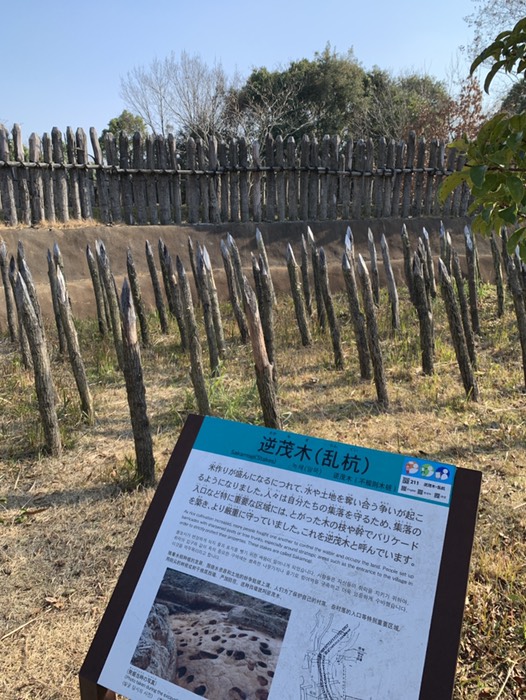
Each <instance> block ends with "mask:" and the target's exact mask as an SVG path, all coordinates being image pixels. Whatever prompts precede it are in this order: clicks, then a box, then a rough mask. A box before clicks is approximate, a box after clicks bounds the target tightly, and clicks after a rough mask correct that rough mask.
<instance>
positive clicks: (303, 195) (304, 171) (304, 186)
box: [300, 134, 310, 221]
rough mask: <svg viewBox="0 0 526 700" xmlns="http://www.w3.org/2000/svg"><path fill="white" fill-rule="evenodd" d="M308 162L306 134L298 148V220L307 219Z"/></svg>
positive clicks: (307, 138) (308, 142) (308, 148)
mask: <svg viewBox="0 0 526 700" xmlns="http://www.w3.org/2000/svg"><path fill="white" fill-rule="evenodd" d="M309 160H310V141H309V137H308V136H307V134H303V137H302V139H301V146H300V168H301V169H300V219H301V220H302V221H308V219H309V176H310V173H309Z"/></svg>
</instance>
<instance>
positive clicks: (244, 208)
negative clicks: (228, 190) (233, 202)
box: [238, 137, 250, 222]
mask: <svg viewBox="0 0 526 700" xmlns="http://www.w3.org/2000/svg"><path fill="white" fill-rule="evenodd" d="M238 146H239V199H240V202H241V204H240V206H241V221H244V222H245V221H250V200H249V186H248V147H247V142H246V140H245V139H244V138H243V137H241V138H240V139H239V141H238Z"/></svg>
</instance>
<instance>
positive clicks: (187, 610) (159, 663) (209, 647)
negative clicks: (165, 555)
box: [131, 569, 290, 700]
mask: <svg viewBox="0 0 526 700" xmlns="http://www.w3.org/2000/svg"><path fill="white" fill-rule="evenodd" d="M289 616H290V610H287V609H285V608H282V607H280V606H278V605H273V604H269V603H267V602H266V601H264V600H262V599H261V598H255V597H254V596H249V595H246V594H245V593H239V592H238V591H234V590H233V589H231V588H227V587H225V586H220V585H217V584H216V583H211V582H209V581H205V580H204V579H202V578H197V577H195V576H189V575H188V574H185V573H182V572H181V571H176V570H174V569H167V570H166V572H165V575H164V577H163V580H162V583H161V586H160V588H159V590H158V592H157V595H156V597H155V601H154V604H153V606H152V608H151V610H150V613H149V615H148V620H147V621H146V625H145V627H144V629H143V631H142V634H141V637H140V639H139V643H138V644H137V647H136V649H135V651H134V653H133V657H132V659H131V664H132V665H133V666H135V667H137V668H139V669H141V670H143V671H147V672H148V673H150V674H153V675H154V676H157V677H159V678H163V679H164V680H167V681H171V682H172V683H174V684H175V685H177V686H179V687H181V688H186V689H187V690H190V691H192V692H194V693H196V694H198V695H203V696H205V697H207V698H209V699H210V700H220V699H221V698H223V697H225V693H226V695H227V696H229V697H233V698H235V697H236V694H238V695H239V697H240V698H241V697H243V696H245V697H250V696H254V697H261V689H264V691H265V694H266V693H267V692H268V691H270V687H271V685H272V679H273V677H274V672H275V670H276V664H277V661H278V658H279V654H280V651H281V645H282V642H283V637H284V635H285V631H286V629H287V623H288V619H289ZM197 679H198V680H199V684H198V685H196V680H197ZM241 688H244V690H243V691H242V694H240V689H241ZM258 691H259V694H258Z"/></svg>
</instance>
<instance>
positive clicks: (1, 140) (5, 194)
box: [0, 124, 18, 226]
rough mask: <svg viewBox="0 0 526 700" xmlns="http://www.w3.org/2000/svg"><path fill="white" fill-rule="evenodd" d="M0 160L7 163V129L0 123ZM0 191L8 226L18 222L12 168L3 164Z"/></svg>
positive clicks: (0, 169) (8, 159) (0, 173)
mask: <svg viewBox="0 0 526 700" xmlns="http://www.w3.org/2000/svg"><path fill="white" fill-rule="evenodd" d="M0 161H2V162H3V163H9V161H10V157H9V136H8V133H7V129H6V128H5V126H4V125H3V124H0ZM0 193H1V194H2V210H3V211H2V214H3V217H4V221H5V222H6V224H7V225H8V226H16V225H17V224H18V213H17V211H16V200H15V189H14V185H13V168H11V167H8V166H4V167H3V168H0Z"/></svg>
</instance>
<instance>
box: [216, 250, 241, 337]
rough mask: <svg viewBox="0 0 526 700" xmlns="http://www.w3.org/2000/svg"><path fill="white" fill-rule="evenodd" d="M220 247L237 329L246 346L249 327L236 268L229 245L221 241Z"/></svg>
mask: <svg viewBox="0 0 526 700" xmlns="http://www.w3.org/2000/svg"><path fill="white" fill-rule="evenodd" d="M220 247H221V257H222V258H223V266H224V268H225V275H226V282H227V285H228V296H229V299H230V303H231V305H232V310H233V312H234V317H235V319H236V323H237V327H238V328H239V334H240V336H241V342H242V343H243V344H245V343H247V342H248V326H247V320H246V318H245V314H244V312H243V309H242V308H241V300H240V298H239V293H238V286H237V282H236V279H235V274H234V268H233V265H232V256H231V254H230V250H229V248H228V245H227V244H226V243H225V241H221V243H220Z"/></svg>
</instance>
